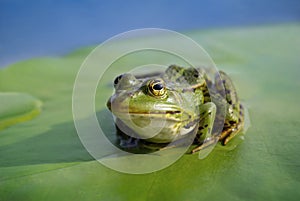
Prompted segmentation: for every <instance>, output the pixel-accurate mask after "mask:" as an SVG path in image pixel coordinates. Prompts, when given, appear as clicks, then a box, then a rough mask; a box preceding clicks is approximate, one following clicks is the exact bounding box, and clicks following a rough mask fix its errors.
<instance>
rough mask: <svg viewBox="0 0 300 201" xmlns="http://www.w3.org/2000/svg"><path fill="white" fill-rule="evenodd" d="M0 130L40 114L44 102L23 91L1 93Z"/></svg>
mask: <svg viewBox="0 0 300 201" xmlns="http://www.w3.org/2000/svg"><path fill="white" fill-rule="evenodd" d="M0 100H1V105H0V130H1V129H4V128H5V127H8V126H11V125H13V124H17V123H20V122H23V121H28V120H30V119H32V118H34V117H35V116H36V115H38V114H39V113H40V111H41V105H42V103H41V102H40V101H39V100H38V99H36V98H34V97H32V96H30V95H28V94H22V93H0Z"/></svg>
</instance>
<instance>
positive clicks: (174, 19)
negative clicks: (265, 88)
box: [0, 0, 300, 67]
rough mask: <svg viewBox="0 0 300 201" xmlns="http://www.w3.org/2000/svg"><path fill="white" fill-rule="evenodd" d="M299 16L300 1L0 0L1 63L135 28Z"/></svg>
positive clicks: (54, 52) (188, 27)
mask: <svg viewBox="0 0 300 201" xmlns="http://www.w3.org/2000/svg"><path fill="white" fill-rule="evenodd" d="M299 20H300V1H298V0H282V1H276V0H244V1H237V0H227V1H216V0H204V1H185V2H184V1H178V2H177V1H149V2H142V1H130V2H125V1H103V2H101V1H96V0H86V1H79V0H77V1H76V0H73V1H71V0H62V1H58V0H56V1H54V0H53V1H51V0H45V1H26V0H0V67H4V66H6V65H8V64H11V63H13V62H16V61H20V60H23V59H28V58H32V57H37V56H55V55H61V54H64V53H67V52H69V51H71V50H72V49H75V48H78V47H81V46H84V45H90V44H99V43H100V42H101V41H103V40H105V39H108V38H110V37H112V36H113V35H115V34H118V33H120V32H124V31H128V30H131V29H136V28H144V27H158V28H167V29H172V30H175V31H183V30H191V29H201V28H202V29H204V28H209V27H220V26H222V27H224V26H247V25H254V24H269V23H283V22H295V21H299Z"/></svg>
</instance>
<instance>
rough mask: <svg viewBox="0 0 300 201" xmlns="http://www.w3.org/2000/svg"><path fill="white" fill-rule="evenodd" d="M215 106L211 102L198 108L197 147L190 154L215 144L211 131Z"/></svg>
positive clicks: (215, 140) (215, 139) (216, 139)
mask: <svg viewBox="0 0 300 201" xmlns="http://www.w3.org/2000/svg"><path fill="white" fill-rule="evenodd" d="M216 110H217V109H216V105H215V104H214V103H213V102H208V103H205V104H204V105H201V106H200V122H199V127H198V133H197V135H196V139H195V142H196V143H197V144H198V145H199V146H197V147H196V148H194V149H193V150H192V153H195V152H197V151H200V150H201V149H203V148H205V147H207V146H209V145H211V144H213V143H215V142H217V141H218V138H216V137H214V136H212V129H213V125H214V120H215V117H216Z"/></svg>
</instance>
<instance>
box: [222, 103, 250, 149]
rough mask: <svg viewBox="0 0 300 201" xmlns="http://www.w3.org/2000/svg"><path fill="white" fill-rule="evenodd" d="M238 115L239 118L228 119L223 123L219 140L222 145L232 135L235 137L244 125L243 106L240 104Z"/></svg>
mask: <svg viewBox="0 0 300 201" xmlns="http://www.w3.org/2000/svg"><path fill="white" fill-rule="evenodd" d="M239 112H240V115H239V119H238V121H236V122H233V121H229V122H227V123H225V125H224V128H223V131H222V133H221V136H220V138H219V140H220V141H221V142H222V144H223V145H226V144H227V143H228V142H229V141H230V140H231V139H232V138H233V137H235V136H236V135H237V134H238V133H239V132H240V131H241V130H242V129H243V127H244V119H243V118H244V109H243V106H242V105H240V111H239Z"/></svg>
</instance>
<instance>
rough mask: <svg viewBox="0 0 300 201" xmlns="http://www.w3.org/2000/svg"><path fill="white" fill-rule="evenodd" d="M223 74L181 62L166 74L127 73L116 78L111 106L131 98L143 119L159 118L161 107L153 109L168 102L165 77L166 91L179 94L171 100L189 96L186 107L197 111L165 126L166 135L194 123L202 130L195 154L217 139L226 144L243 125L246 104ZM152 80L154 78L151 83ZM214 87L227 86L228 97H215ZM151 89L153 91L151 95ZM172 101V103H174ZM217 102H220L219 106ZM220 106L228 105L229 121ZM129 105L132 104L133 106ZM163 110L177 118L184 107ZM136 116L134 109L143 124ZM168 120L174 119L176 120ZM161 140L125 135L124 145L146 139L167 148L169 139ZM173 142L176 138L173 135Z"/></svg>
mask: <svg viewBox="0 0 300 201" xmlns="http://www.w3.org/2000/svg"><path fill="white" fill-rule="evenodd" d="M219 74H220V78H221V80H220V79H217V77H218V76H216V78H215V80H209V79H207V75H206V73H205V72H204V71H203V70H201V69H195V68H183V67H180V66H177V65H171V66H169V67H168V68H167V69H166V71H165V72H164V73H162V74H161V73H158V74H157V73H155V74H153V75H152V74H151V75H146V76H133V75H131V74H123V76H122V77H120V78H118V79H117V80H116V83H115V88H116V91H117V93H116V94H115V95H113V96H112V98H110V99H109V101H108V107H109V109H110V106H111V101H112V100H113V101H115V103H117V104H119V105H121V106H122V103H123V102H125V103H126V100H129V101H131V102H127V103H133V102H134V104H132V106H134V107H132V108H133V109H134V111H139V112H141V111H144V112H143V116H141V115H140V114H141V113H138V115H139V117H141V118H142V119H143V118H144V119H145V118H146V117H147V115H148V114H150V115H152V117H155V115H157V114H160V113H159V112H160V110H159V109H158V111H153V109H152V105H153V104H156V103H157V102H158V103H160V102H163V101H164V94H165V93H159V92H160V89H161V88H162V86H163V85H161V83H162V81H161V80H163V81H164V82H165V84H166V87H165V90H167V92H166V93H168V97H169V96H170V95H172V94H175V95H174V97H173V99H170V100H172V101H175V102H176V100H177V99H176V97H177V95H176V94H177V93H178V94H181V95H183V96H185V97H191V98H187V99H185V100H188V101H189V102H184V104H183V106H184V109H190V108H191V106H192V107H193V108H194V109H193V111H195V112H193V113H190V115H193V116H189V120H188V121H185V122H183V121H182V122H179V123H176V124H174V126H173V127H172V126H169V127H165V128H164V130H163V131H164V133H163V134H162V137H165V136H168V135H169V133H175V134H176V133H177V132H176V131H177V130H179V129H180V128H181V129H183V128H184V129H186V130H188V129H189V128H192V126H194V125H195V124H197V126H198V127H196V128H198V130H197V135H196V138H195V140H194V143H195V144H196V148H194V149H193V150H192V153H195V152H197V151H199V150H201V149H203V148H205V147H207V146H209V145H212V144H215V143H216V142H217V141H221V142H222V144H223V145H226V144H227V143H228V142H229V141H230V140H231V139H232V138H233V137H234V136H236V134H237V133H238V132H239V131H240V130H241V129H242V128H243V123H244V112H243V106H242V105H241V104H240V102H239V99H238V97H237V93H236V90H235V88H234V85H233V83H232V81H231V79H230V78H229V77H228V75H227V74H226V73H224V72H223V71H220V72H219ZM147 80H150V82H148V81H147ZM151 80H153V81H152V82H151ZM145 83H150V86H152V88H149V84H148V85H147V84H145ZM144 84H145V85H144ZM127 85H128V86H127ZM214 87H215V88H216V89H223V87H224V89H225V94H224V97H225V100H224V98H222V97H219V96H218V95H219V94H216V95H215V96H216V97H212V95H211V93H209V89H210V90H211V88H214ZM144 89H150V90H144ZM118 90H119V91H118ZM124 90H126V92H123V91H124ZM148 91H150V92H151V91H152V92H151V93H150V94H149V95H148V94H147V92H148ZM218 91H219V90H218ZM153 96H157V98H154V97H153ZM138 98H140V99H138ZM123 99H124V100H123ZM138 100H140V101H138ZM168 100H169V99H168ZM212 100H220V103H214V102H212ZM175 102H174V103H173V102H172V104H174V106H176V104H177V103H175ZM168 104H169V105H170V102H169V103H168ZM180 104H182V103H180ZM215 104H218V107H217V106H216V105H215ZM220 105H221V107H222V108H223V109H225V108H226V110H225V111H226V114H225V121H224V116H223V117H222V116H220V115H219V116H217V108H218V109H220ZM129 106H130V107H131V105H129ZM137 108H138V109H137ZM145 108H146V109H147V108H150V110H149V111H147V110H146V109H145ZM121 109H122V107H120V112H122V110H121ZM160 109H162V111H163V113H165V114H166V115H165V118H166V119H168V117H169V116H171V117H172V118H174V119H176V118H177V117H176V116H178V115H183V114H184V112H183V111H184V110H183V111H172V110H171V109H170V111H168V110H164V109H165V108H160ZM127 111H128V110H127ZM186 111H188V110H186ZM156 112H157V113H156ZM117 114H118V113H117ZM135 115H136V114H135V113H134V112H133V113H132V114H131V117H132V118H133V119H135V120H137V121H139V122H140V123H143V121H142V120H138V119H136V117H135ZM120 118H122V116H120ZM169 119H170V118H169ZM177 119H178V118H177ZM125 120H126V119H125ZM168 121H169V122H171V121H172V120H168ZM139 122H137V123H139ZM129 126H130V125H129ZM176 126H177V127H176ZM215 126H216V127H218V128H220V127H222V128H223V130H222V133H221V135H219V134H218V133H216V132H215V130H214V127H215ZM130 129H132V128H130ZM130 129H129V130H130ZM132 131H133V132H137V136H139V135H140V133H138V131H136V130H132ZM139 132H140V131H139ZM168 139H169V138H168ZM159 140H160V139H155V140H152V141H150V140H132V139H131V137H127V138H124V140H123V141H122V138H121V142H122V143H123V144H122V145H124V146H125V148H126V147H130V146H131V145H133V147H135V146H136V144H139V143H140V142H142V143H143V144H144V145H146V146H148V145H149V147H154V148H155V149H157V147H164V145H163V144H164V143H167V142H166V141H164V142H162V141H161V142H159ZM170 141H172V138H171V137H170ZM156 145H157V146H156ZM160 145H163V146H160ZM174 145H176V146H177V145H180V143H174ZM158 149H159V148H158Z"/></svg>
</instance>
